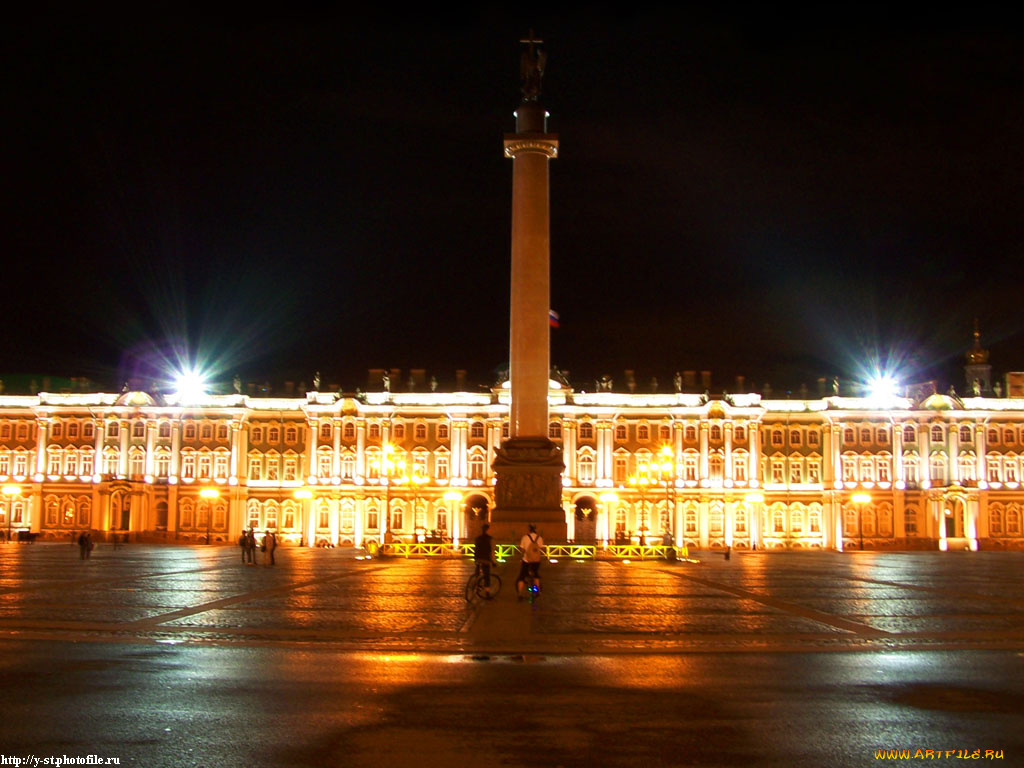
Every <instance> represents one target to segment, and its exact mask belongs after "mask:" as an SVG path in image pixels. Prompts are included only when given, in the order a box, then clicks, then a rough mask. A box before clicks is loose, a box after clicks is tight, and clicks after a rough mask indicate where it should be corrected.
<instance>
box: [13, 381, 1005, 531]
mask: <svg viewBox="0 0 1024 768" xmlns="http://www.w3.org/2000/svg"><path fill="white" fill-rule="evenodd" d="M549 395H550V396H549V403H550V414H551V416H550V426H549V436H550V438H551V440H552V441H554V442H556V443H557V444H558V445H560V446H561V447H562V450H563V455H564V457H565V463H566V467H565V472H564V475H563V492H562V506H563V508H564V510H565V516H566V526H567V530H568V538H569V539H570V540H574V541H579V542H594V541H597V542H602V541H611V542H614V541H616V540H618V541H620V542H621V541H627V540H631V541H634V542H636V541H638V540H639V539H640V538H641V537H642V538H643V539H644V540H645V541H648V542H651V541H657V542H659V543H660V542H661V541H663V540H665V539H666V538H671V539H672V540H674V541H675V542H676V543H678V544H682V543H684V542H685V543H687V544H689V545H690V546H692V547H696V548H712V549H713V548H723V547H726V546H731V547H733V548H736V549H743V548H753V547H756V548H758V549H761V548H768V549H776V548H790V549H837V550H851V549H860V548H864V549H936V548H938V549H975V548H979V547H980V548H982V549H1024V532H1022V520H1021V515H1022V510H1024V486H1022V482H1024V481H1022V474H1024V399H1022V398H1017V397H983V396H974V397H966V398H963V399H961V398H958V397H956V396H954V395H938V394H933V395H931V396H929V397H927V398H925V399H924V400H922V401H921V402H913V401H911V400H909V399H905V398H900V397H890V398H887V399H885V400H877V399H872V398H850V397H838V396H836V397H826V398H821V399H810V400H805V399H800V400H767V399H762V398H761V396H760V395H756V394H744V395H732V396H724V397H723V399H714V398H712V399H708V398H706V397H705V396H702V395H694V394H684V393H675V394H625V393H616V392H595V393H582V392H576V391H573V390H571V389H569V388H567V387H564V386H561V385H559V384H556V383H554V382H552V383H551V389H550V393H549ZM197 400H198V402H196V403H189V404H186V403H184V402H179V401H178V400H177V399H176V398H175V397H173V396H172V397H167V398H166V399H163V398H159V397H154V396H153V395H150V394H147V393H144V392H127V393H124V394H121V395H115V394H77V393H76V394H46V393H43V394H39V395H33V396H10V395H3V396H0V484H3V487H4V495H3V496H0V507H2V513H0V531H3V533H4V534H6V533H7V531H8V530H10V531H11V533H12V535H15V536H16V534H17V532H18V531H31V532H36V533H38V534H39V536H40V538H41V539H58V540H61V539H63V540H68V539H69V538H70V537H71V536H73V535H76V534H77V532H79V531H81V530H84V529H91V530H93V531H94V536H96V537H97V538H109V537H110V536H112V535H114V534H118V535H122V534H127V535H128V536H129V537H130V538H133V539H140V540H157V541H162V540H166V541H181V542H202V541H206V540H207V537H209V539H210V540H211V541H214V542H216V541H234V540H236V539H237V537H238V535H239V533H240V532H241V530H242V529H243V528H248V527H250V526H251V527H253V528H255V529H256V530H258V531H261V530H266V529H273V530H276V531H278V533H279V534H280V536H281V538H282V539H283V540H284V541H286V542H291V543H304V544H310V543H312V544H320V545H325V544H330V545H338V546H347V545H361V544H364V543H367V542H368V541H370V540H375V541H383V540H385V539H387V538H389V537H394V538H396V539H400V540H408V539H411V538H413V537H423V538H426V537H435V536H436V537H440V538H442V539H445V540H447V539H451V538H457V539H461V540H465V539H467V538H471V537H472V536H473V535H474V534H475V530H476V528H477V527H478V526H479V522H480V520H481V518H482V516H483V515H486V514H487V513H488V510H490V509H491V508H493V502H494V474H493V470H492V463H493V460H494V456H495V448H496V447H498V446H499V445H500V443H501V441H502V439H503V436H504V435H506V434H507V418H508V410H509V392H508V389H507V388H496V389H494V390H492V391H491V392H490V393H486V392H485V393H482V394H476V393H466V392H455V393H440V392H429V393H414V392H410V393H391V392H371V393H368V394H365V395H361V396H360V397H358V398H356V397H351V396H343V395H339V394H337V393H326V392H310V393H308V394H307V395H306V397H304V398H260V397H250V396H246V395H242V394H234V395H202V396H200V397H198V398H197ZM388 531H390V533H389V532H388Z"/></svg>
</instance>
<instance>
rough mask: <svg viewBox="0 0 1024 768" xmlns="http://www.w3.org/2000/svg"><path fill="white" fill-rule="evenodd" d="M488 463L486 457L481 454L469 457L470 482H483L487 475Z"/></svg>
mask: <svg viewBox="0 0 1024 768" xmlns="http://www.w3.org/2000/svg"><path fill="white" fill-rule="evenodd" d="M486 466H487V462H486V461H485V459H484V457H483V456H482V455H480V454H479V453H474V454H473V455H472V456H470V457H469V479H470V480H483V479H484V475H485V474H486Z"/></svg>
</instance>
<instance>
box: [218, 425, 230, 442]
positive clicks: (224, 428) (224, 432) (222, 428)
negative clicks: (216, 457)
mask: <svg viewBox="0 0 1024 768" xmlns="http://www.w3.org/2000/svg"><path fill="white" fill-rule="evenodd" d="M217 439H218V440H220V441H224V440H227V439H228V425H227V424H218V425H217Z"/></svg>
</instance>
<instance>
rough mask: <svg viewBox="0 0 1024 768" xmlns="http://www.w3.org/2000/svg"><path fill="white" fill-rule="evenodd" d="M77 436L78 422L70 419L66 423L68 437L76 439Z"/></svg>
mask: <svg viewBox="0 0 1024 768" xmlns="http://www.w3.org/2000/svg"><path fill="white" fill-rule="evenodd" d="M77 438H78V422H77V421H72V422H69V423H68V439H69V440H76V439H77Z"/></svg>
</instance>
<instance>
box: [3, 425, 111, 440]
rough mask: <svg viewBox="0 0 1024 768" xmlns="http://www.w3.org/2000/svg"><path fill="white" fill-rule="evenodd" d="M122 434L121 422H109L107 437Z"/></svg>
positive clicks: (19, 432) (19, 437) (19, 436)
mask: <svg viewBox="0 0 1024 768" xmlns="http://www.w3.org/2000/svg"><path fill="white" fill-rule="evenodd" d="M120 434H121V422H119V421H111V422H110V423H108V424H107V437H119V436H120ZM18 439H19V440H22V439H23V438H22V436H21V428H20V427H19V428H18Z"/></svg>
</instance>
